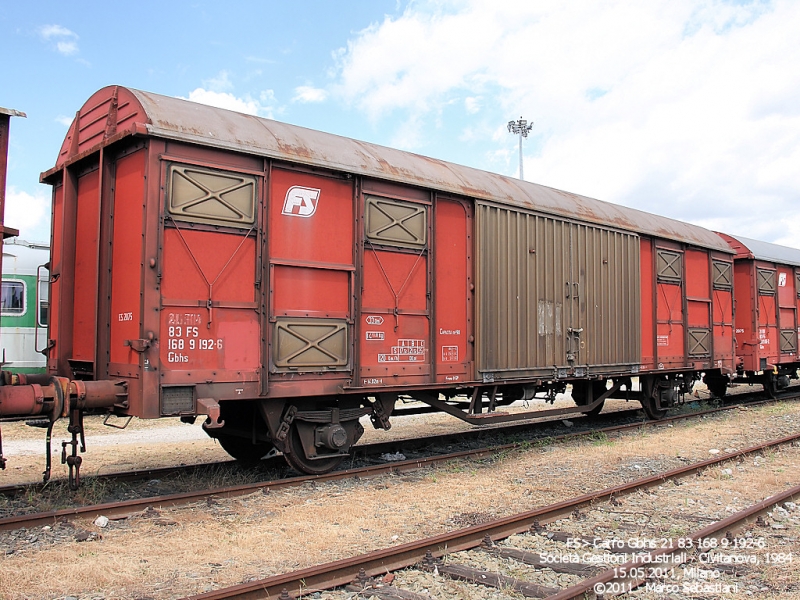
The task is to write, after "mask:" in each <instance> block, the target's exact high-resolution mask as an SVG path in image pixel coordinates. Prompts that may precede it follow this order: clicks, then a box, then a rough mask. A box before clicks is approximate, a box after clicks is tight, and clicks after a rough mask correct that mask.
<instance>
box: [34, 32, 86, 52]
mask: <svg viewBox="0 0 800 600" xmlns="http://www.w3.org/2000/svg"><path fill="white" fill-rule="evenodd" d="M39 35H40V36H41V37H42V39H43V40H45V41H47V42H54V43H55V48H56V50H57V51H58V52H59V53H61V54H63V55H64V56H71V55H73V54H76V53H77V52H78V34H77V33H75V32H74V31H70V30H69V29H67V28H66V27H63V26H61V25H43V26H42V27H40V28H39Z"/></svg>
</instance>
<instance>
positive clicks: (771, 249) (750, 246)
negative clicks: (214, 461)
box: [727, 234, 800, 267]
mask: <svg viewBox="0 0 800 600" xmlns="http://www.w3.org/2000/svg"><path fill="white" fill-rule="evenodd" d="M727 235H728V236H730V237H731V238H733V239H734V240H736V241H737V242H739V243H740V244H741V245H742V246H743V247H744V248H745V249H746V250H748V251H749V252H750V258H754V259H756V260H765V261H769V262H774V263H780V264H783V265H792V266H795V267H800V250H798V249H797V248H790V247H788V246H780V245H778V244H770V243H769V242H762V241H760V240H752V239H750V238H746V237H742V236H740V235H731V234H727Z"/></svg>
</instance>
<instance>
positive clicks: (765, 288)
mask: <svg viewBox="0 0 800 600" xmlns="http://www.w3.org/2000/svg"><path fill="white" fill-rule="evenodd" d="M719 235H720V236H722V237H723V238H724V239H725V240H726V241H727V242H728V244H730V246H731V248H733V249H734V250H735V251H736V256H735V257H734V284H735V290H736V291H735V297H736V355H737V361H736V373H737V378H736V379H735V381H745V382H753V381H758V382H760V383H762V384H763V385H764V388H765V389H766V390H767V391H768V392H769V393H770V394H771V395H774V394H775V392H776V391H777V390H779V389H784V388H786V387H788V386H789V380H790V379H796V378H797V369H798V367H800V360H799V359H798V357H797V333H798V321H797V311H798V304H800V250H797V249H795V248H787V247H786V246H779V245H777V244H769V243H767V242H760V241H757V240H751V239H748V238H744V237H740V236H733V235H726V234H723V233H721V234H719ZM725 384H726V382H725V381H721V382H719V385H720V386H724V385H725ZM719 392H720V394H721V393H724V387H720V389H719ZM720 394H718V395H720Z"/></svg>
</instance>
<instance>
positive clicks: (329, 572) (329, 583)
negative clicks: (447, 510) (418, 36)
mask: <svg viewBox="0 0 800 600" xmlns="http://www.w3.org/2000/svg"><path fill="white" fill-rule="evenodd" d="M797 440H800V433H798V434H794V435H790V436H786V437H783V438H780V439H776V440H772V441H769V442H765V443H763V444H758V445H756V446H752V447H750V448H746V449H744V450H740V451H737V452H731V453H728V454H724V455H721V456H718V457H716V458H712V459H708V460H704V461H701V462H698V463H694V464H692V465H687V466H685V467H680V468H678V469H673V470H670V471H666V472H664V473H660V474H656V475H652V476H650V477H645V478H642V479H637V480H636V481H633V482H630V483H626V484H623V485H618V486H614V487H610V488H606V489H604V490H601V491H598V492H591V493H588V494H584V495H582V496H578V497H576V498H572V499H569V500H565V501H562V502H557V503H555V504H551V505H549V506H545V507H542V508H537V509H534V510H530V511H527V512H523V513H519V514H516V515H512V516H508V517H504V518H501V519H498V520H496V521H492V522H490V523H482V524H479V525H473V526H472V527H468V528H465V529H460V530H457V531H453V532H448V533H443V534H439V535H436V536H433V537H429V538H425V539H422V540H417V541H415V542H409V543H407V544H402V545H400V546H395V547H392V548H385V549H381V550H376V551H374V552H370V553H367V554H362V555H360V556H355V557H350V558H345V559H342V560H338V561H335V562H331V563H326V564H323V565H316V566H313V567H308V568H305V569H301V570H298V571H293V572H291V573H285V574H281V575H275V576H272V577H268V578H266V579H261V580H259V581H253V582H248V583H243V584H239V585H236V586H232V587H228V588H223V589H219V590H214V591H211V592H207V593H203V594H198V595H195V596H191V600H223V599H230V598H236V599H239V600H256V599H261V598H276V597H278V596H279V595H280V594H281V592H282V591H283V590H284V589H286V590H288V591H289V592H290V593H291V594H293V595H295V596H296V595H298V594H303V593H305V594H308V593H311V592H313V591H315V590H324V589H331V588H333V587H338V586H342V585H346V584H349V583H350V582H352V581H354V580H355V579H356V577H357V576H358V573H359V570H360V569H363V570H364V572H365V573H366V575H367V576H369V577H375V576H378V575H382V574H385V573H386V572H390V571H396V570H399V569H403V568H407V567H410V566H412V565H414V564H417V563H419V562H421V561H422V560H423V559H424V558H425V555H426V553H428V552H430V553H431V554H432V555H433V556H434V557H441V556H443V555H445V554H449V553H452V552H461V551H465V550H470V549H472V548H475V547H477V546H479V545H480V544H481V543H482V542H483V540H484V538H485V537H486V536H489V537H490V538H491V539H492V540H499V539H505V538H507V537H509V536H511V535H515V534H518V533H523V532H525V531H527V530H529V529H530V527H531V526H532V525H533V524H534V523H536V522H538V523H548V522H551V521H555V520H557V519H559V518H562V517H565V516H568V515H570V514H571V513H572V512H573V511H575V510H576V509H580V508H583V507H585V506H589V505H591V504H594V503H597V502H603V501H608V500H609V499H610V498H612V497H615V496H621V495H625V494H629V493H630V492H633V491H635V490H639V489H643V488H648V487H652V486H655V485H659V484H662V483H664V482H665V481H668V480H670V479H676V478H680V477H686V476H687V475H692V474H694V473H697V472H699V471H702V470H704V469H706V468H708V467H710V466H713V465H718V464H720V463H723V462H725V461H729V460H732V459H735V458H738V457H741V456H745V455H748V454H753V453H755V452H761V451H763V450H765V449H767V448H772V447H775V446H779V445H782V444H787V443H790V442H794V441H797ZM704 531H705V530H704Z"/></svg>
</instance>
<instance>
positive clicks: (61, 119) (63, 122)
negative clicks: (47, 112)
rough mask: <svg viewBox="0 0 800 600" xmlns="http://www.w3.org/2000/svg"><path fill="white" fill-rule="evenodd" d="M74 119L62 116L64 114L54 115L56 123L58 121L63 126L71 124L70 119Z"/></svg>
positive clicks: (73, 118)
mask: <svg viewBox="0 0 800 600" xmlns="http://www.w3.org/2000/svg"><path fill="white" fill-rule="evenodd" d="M74 120H75V117H67V116H64V115H58V116H57V117H56V123H60V124H61V125H63V126H64V127H69V126H70V125H72V121H74Z"/></svg>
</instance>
